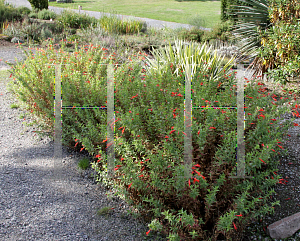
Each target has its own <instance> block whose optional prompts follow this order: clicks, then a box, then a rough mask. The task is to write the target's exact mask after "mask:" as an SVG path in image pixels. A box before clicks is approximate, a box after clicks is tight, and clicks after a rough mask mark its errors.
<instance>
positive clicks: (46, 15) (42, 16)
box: [37, 9, 56, 20]
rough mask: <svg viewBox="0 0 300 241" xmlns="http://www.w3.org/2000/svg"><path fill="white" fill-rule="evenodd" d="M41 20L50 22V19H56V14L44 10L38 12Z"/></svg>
mask: <svg viewBox="0 0 300 241" xmlns="http://www.w3.org/2000/svg"><path fill="white" fill-rule="evenodd" d="M37 16H38V18H39V19H44V20H50V19H53V20H54V19H55V18H56V13H55V12H52V11H50V10H48V9H43V10H41V11H39V12H38V14H37Z"/></svg>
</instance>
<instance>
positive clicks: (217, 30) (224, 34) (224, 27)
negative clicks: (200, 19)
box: [202, 20, 233, 42]
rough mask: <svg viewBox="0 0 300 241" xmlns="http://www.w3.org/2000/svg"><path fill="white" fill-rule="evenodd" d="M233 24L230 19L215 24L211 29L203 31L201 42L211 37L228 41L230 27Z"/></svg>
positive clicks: (207, 40)
mask: <svg viewBox="0 0 300 241" xmlns="http://www.w3.org/2000/svg"><path fill="white" fill-rule="evenodd" d="M232 25H233V22H232V21H231V20H228V21H226V22H222V23H219V24H217V25H215V26H214V27H213V29H212V31H205V33H204V35H203V36H202V42H209V41H210V40H212V39H219V40H222V41H229V40H230V39H231V33H230V29H231V27H232Z"/></svg>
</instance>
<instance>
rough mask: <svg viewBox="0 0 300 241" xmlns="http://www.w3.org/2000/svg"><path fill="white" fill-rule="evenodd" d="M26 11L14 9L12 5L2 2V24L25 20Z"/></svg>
mask: <svg viewBox="0 0 300 241" xmlns="http://www.w3.org/2000/svg"><path fill="white" fill-rule="evenodd" d="M25 12H26V10H24V8H17V9H16V8H13V7H12V6H10V5H5V4H4V0H1V1H0V24H1V25H2V23H4V22H5V21H20V20H22V18H23V15H24V13H25Z"/></svg>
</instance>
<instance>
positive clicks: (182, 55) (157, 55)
mask: <svg viewBox="0 0 300 241" xmlns="http://www.w3.org/2000/svg"><path fill="white" fill-rule="evenodd" d="M174 42H175V46H171V44H170V42H169V47H167V46H165V47H164V48H160V49H157V50H156V49H154V50H153V51H151V54H152V55H153V56H154V60H153V59H150V58H148V57H146V64H147V65H146V69H147V71H149V72H150V73H152V74H154V73H159V74H163V73H164V72H166V70H167V68H170V65H171V64H173V65H174V66H175V68H176V69H175V71H174V74H176V75H177V76H178V75H179V74H180V73H181V72H180V71H182V70H183V71H189V66H190V68H191V74H192V76H193V75H194V74H195V71H196V67H197V66H198V68H199V69H200V70H201V71H202V72H203V73H205V74H206V75H209V77H208V79H209V81H210V80H213V81H217V80H219V79H220V78H221V77H222V76H224V74H226V75H228V74H229V72H230V70H231V68H232V66H233V65H234V60H235V56H232V58H231V59H230V60H229V61H228V62H227V63H226V64H225V65H224V61H223V59H224V57H225V56H221V55H218V54H217V52H216V51H213V50H212V46H210V47H209V48H208V49H207V45H206V44H205V43H204V44H202V45H201V44H199V43H196V42H191V43H188V42H185V41H182V40H178V39H177V40H176V39H175V40H174Z"/></svg>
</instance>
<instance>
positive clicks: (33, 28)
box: [3, 18, 52, 42]
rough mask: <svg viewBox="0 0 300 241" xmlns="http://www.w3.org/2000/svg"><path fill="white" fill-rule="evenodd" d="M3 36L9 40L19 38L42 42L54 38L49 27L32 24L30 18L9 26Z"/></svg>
mask: <svg viewBox="0 0 300 241" xmlns="http://www.w3.org/2000/svg"><path fill="white" fill-rule="evenodd" d="M3 34H5V35H7V36H8V37H9V38H13V37H19V38H21V39H24V40H28V41H29V40H33V41H38V42H39V41H42V40H45V39H47V38H50V37H52V31H51V30H49V28H48V27H47V25H44V24H41V23H34V22H33V23H32V22H31V21H30V20H29V19H28V18H25V19H24V20H23V21H22V22H16V23H13V24H9V25H8V27H7V28H6V29H5V30H4V31H3Z"/></svg>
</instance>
